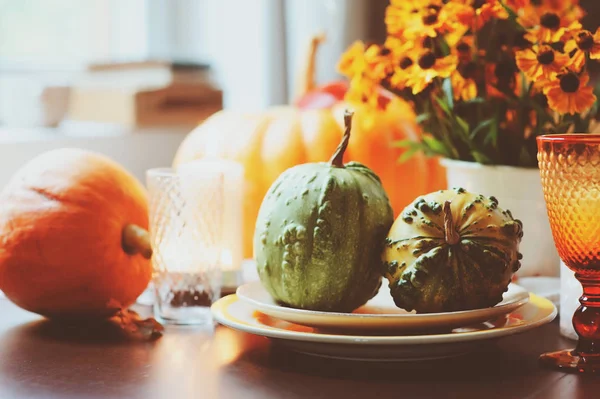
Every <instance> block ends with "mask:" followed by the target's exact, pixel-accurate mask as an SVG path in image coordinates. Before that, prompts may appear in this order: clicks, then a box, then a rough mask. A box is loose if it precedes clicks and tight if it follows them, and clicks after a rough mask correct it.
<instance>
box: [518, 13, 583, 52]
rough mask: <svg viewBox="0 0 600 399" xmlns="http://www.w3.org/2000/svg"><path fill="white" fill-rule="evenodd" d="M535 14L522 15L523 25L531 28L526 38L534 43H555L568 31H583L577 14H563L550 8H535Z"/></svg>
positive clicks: (521, 21) (520, 20)
mask: <svg viewBox="0 0 600 399" xmlns="http://www.w3.org/2000/svg"><path fill="white" fill-rule="evenodd" d="M533 10H535V12H530V13H527V14H524V15H522V16H521V17H520V18H519V23H521V25H523V26H525V27H527V28H530V29H528V33H527V35H526V36H525V37H526V38H527V40H529V41H531V42H534V43H536V42H537V43H554V42H557V41H559V40H561V38H562V37H563V35H564V34H565V33H566V32H567V31H568V30H574V29H581V23H580V22H579V20H578V19H577V17H576V16H577V15H578V14H577V13H574V12H564V13H561V12H560V11H557V10H555V9H553V8H550V7H548V6H543V7H536V8H533Z"/></svg>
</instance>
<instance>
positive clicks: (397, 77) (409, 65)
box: [389, 55, 416, 90]
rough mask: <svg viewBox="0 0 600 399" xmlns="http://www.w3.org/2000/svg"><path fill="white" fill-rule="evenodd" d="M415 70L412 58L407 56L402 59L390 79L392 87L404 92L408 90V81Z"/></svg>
mask: <svg viewBox="0 0 600 399" xmlns="http://www.w3.org/2000/svg"><path fill="white" fill-rule="evenodd" d="M415 68H416V65H415V61H414V59H413V58H412V57H411V56H409V55H405V56H404V57H402V59H401V60H400V62H399V63H398V65H397V66H396V67H395V68H394V73H393V74H392V76H391V77H390V80H389V82H390V86H392V88H394V89H396V90H404V89H405V88H406V81H407V79H408V77H409V76H410V75H411V74H412V73H413V70H414V69H415Z"/></svg>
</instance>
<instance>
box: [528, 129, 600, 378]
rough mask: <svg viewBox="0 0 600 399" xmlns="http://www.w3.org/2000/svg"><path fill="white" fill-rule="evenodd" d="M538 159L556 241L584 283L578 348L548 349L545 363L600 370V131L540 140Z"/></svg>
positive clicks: (576, 322)
mask: <svg viewBox="0 0 600 399" xmlns="http://www.w3.org/2000/svg"><path fill="white" fill-rule="evenodd" d="M537 145H538V163H539V167H540V175H541V178H542V187H543V189H544V198H545V200H546V205H547V208H548V217H549V219H550V226H551V228H552V235H553V237H554V243H555V245H556V248H557V249H558V253H559V255H560V257H561V259H562V260H563V261H564V263H565V264H566V265H567V267H568V268H569V269H571V270H573V271H574V272H575V277H576V278H577V280H579V282H580V283H581V285H582V287H583V295H582V296H581V297H580V298H579V302H580V304H581V305H580V306H579V308H578V309H577V310H576V311H575V314H574V315H573V326H574V327H575V331H576V332H577V335H578V336H579V340H578V343H577V346H576V348H575V349H572V350H564V351H559V352H553V353H545V354H543V355H542V356H541V357H540V361H541V362H542V364H543V365H547V366H552V367H557V368H562V369H565V370H569V371H576V372H582V373H583V372H585V373H588V372H597V371H600V135H592V134H559V135H546V136H539V137H538V138H537Z"/></svg>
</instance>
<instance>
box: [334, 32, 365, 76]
mask: <svg viewBox="0 0 600 399" xmlns="http://www.w3.org/2000/svg"><path fill="white" fill-rule="evenodd" d="M365 68H366V62H365V44H364V43H363V42H361V41H356V42H354V43H353V44H352V45H351V46H350V47H349V48H348V49H347V50H346V51H345V52H344V54H342V56H341V58H340V61H339V62H338V65H337V69H338V71H339V72H340V73H341V74H342V75H345V76H347V77H349V78H351V77H352V76H354V75H355V74H361V73H362V72H363V71H364V70H365Z"/></svg>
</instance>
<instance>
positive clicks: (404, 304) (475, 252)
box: [383, 188, 523, 313]
mask: <svg viewBox="0 0 600 399" xmlns="http://www.w3.org/2000/svg"><path fill="white" fill-rule="evenodd" d="M522 237H523V225H522V223H521V222H520V221H519V220H517V219H514V218H513V216H512V214H511V213H510V211H508V210H503V209H501V208H500V207H499V206H498V200H497V199H496V198H495V197H484V196H482V195H478V194H473V193H469V192H467V191H465V190H464V189H462V188H456V189H453V190H443V191H438V192H435V193H431V194H428V195H424V196H421V197H419V198H417V199H416V200H415V201H414V202H413V203H412V204H411V205H409V206H408V207H406V208H405V209H404V211H403V212H402V214H401V215H400V216H399V217H398V218H397V219H396V221H395V222H394V225H393V226H392V228H391V230H390V232H389V235H388V238H387V239H386V243H385V244H386V247H385V251H384V253H383V261H384V273H385V276H386V277H387V279H388V280H389V287H390V293H391V295H392V297H393V298H394V301H395V302H396V305H398V306H399V307H401V308H403V309H406V310H409V311H410V310H413V309H414V310H416V311H417V312H420V313H432V312H451V311H461V310H469V309H477V308H483V307H489V306H494V305H495V304H497V303H498V302H500V301H501V300H502V294H503V293H504V292H505V291H506V290H507V287H508V284H509V283H510V281H511V277H512V275H513V273H515V272H516V271H517V270H518V269H519V267H520V266H521V263H520V259H521V254H520V253H519V243H520V242H521V239H522Z"/></svg>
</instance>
